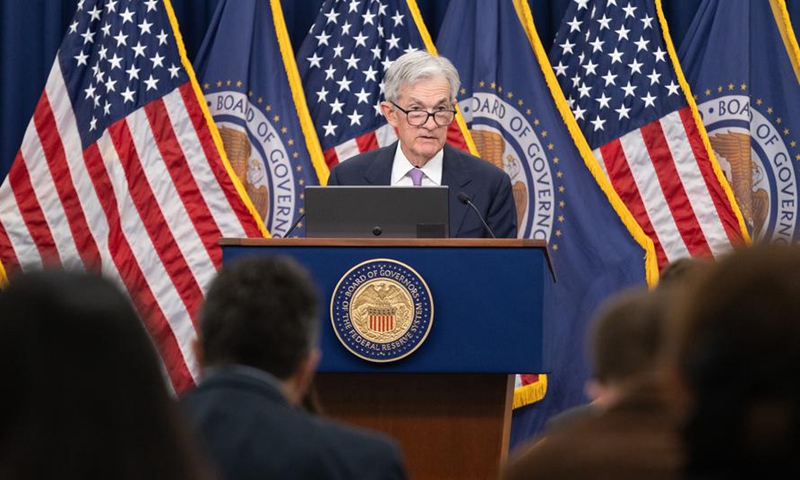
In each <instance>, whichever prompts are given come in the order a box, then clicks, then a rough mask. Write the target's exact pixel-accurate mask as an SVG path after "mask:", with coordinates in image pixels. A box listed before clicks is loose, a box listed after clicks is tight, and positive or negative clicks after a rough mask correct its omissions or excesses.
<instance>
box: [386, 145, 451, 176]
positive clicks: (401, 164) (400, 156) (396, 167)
mask: <svg viewBox="0 0 800 480" xmlns="http://www.w3.org/2000/svg"><path fill="white" fill-rule="evenodd" d="M443 165H444V149H441V150H439V152H438V153H436V155H434V156H433V158H431V159H430V160H428V162H427V163H426V164H425V165H424V166H423V167H422V168H421V169H420V170H422V173H424V174H425V177H423V180H422V181H423V182H425V180H426V179H427V180H429V181H430V182H432V183H433V184H434V185H441V184H442V166H443ZM412 168H415V167H414V165H411V162H409V161H408V158H406V156H405V154H404V153H403V149H402V148H400V142H397V149H396V150H395V152H394V162H393V163H392V181H391V185H398V184H399V183H400V181H401V180H403V179H404V178H406V175H408V172H409V171H410V170H411V169H412ZM409 185H411V183H410V180H409ZM429 185H430V183H429Z"/></svg>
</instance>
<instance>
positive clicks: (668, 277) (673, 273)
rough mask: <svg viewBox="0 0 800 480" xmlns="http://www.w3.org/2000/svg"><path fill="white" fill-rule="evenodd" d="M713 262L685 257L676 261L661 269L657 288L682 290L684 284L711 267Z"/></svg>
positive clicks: (709, 259)
mask: <svg viewBox="0 0 800 480" xmlns="http://www.w3.org/2000/svg"><path fill="white" fill-rule="evenodd" d="M712 262H713V259H712V258H701V257H683V258H679V259H677V260H674V261H672V262H670V263H668V264H666V265H665V266H664V268H662V269H661V274H660V275H659V277H658V285H657V288H659V289H664V288H670V289H672V288H676V289H677V288H681V287H682V286H683V284H684V283H686V282H688V281H691V279H692V278H694V277H696V276H697V275H699V274H700V272H703V271H704V270H706V269H707V268H708V267H709V266H711V265H712Z"/></svg>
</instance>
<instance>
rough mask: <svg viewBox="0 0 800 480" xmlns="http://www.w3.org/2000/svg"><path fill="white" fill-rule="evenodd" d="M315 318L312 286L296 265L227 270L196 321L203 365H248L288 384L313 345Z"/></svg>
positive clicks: (265, 263) (277, 260) (279, 262)
mask: <svg viewBox="0 0 800 480" xmlns="http://www.w3.org/2000/svg"><path fill="white" fill-rule="evenodd" d="M245 300H246V301H245ZM318 314H319V307H318V297H317V292H316V289H315V287H314V283H313V281H312V280H311V277H310V276H309V274H308V272H307V271H306V270H305V269H303V268H302V267H300V266H299V265H298V264H297V263H296V262H295V261H294V260H292V259H290V258H286V257H257V258H248V259H247V261H242V262H237V263H234V264H231V265H229V266H227V267H225V268H223V269H222V270H221V271H220V272H219V274H218V275H217V277H216V278H215V279H214V281H213V282H212V284H211V287H210V288H209V291H208V294H207V295H206V302H205V305H204V306H203V309H202V313H201V315H200V343H201V345H202V350H203V358H202V363H203V365H204V366H205V367H210V366H220V365H246V366H250V367H254V368H258V369H261V370H263V371H265V372H268V373H271V374H272V375H274V376H275V377H277V378H279V379H281V380H286V379H288V378H289V377H290V376H291V375H292V374H293V373H294V372H295V370H296V369H297V367H298V366H299V365H300V362H301V361H302V360H303V359H304V358H305V357H306V356H307V355H308V354H309V352H310V351H311V349H312V348H313V347H314V345H315V344H316V342H317V336H318V330H319V318H318ZM254 318H258V319H259V321H252V319H254Z"/></svg>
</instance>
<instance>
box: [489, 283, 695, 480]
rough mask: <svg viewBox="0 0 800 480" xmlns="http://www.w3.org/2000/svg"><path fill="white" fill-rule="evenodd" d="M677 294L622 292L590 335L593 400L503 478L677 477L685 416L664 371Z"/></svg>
mask: <svg viewBox="0 0 800 480" xmlns="http://www.w3.org/2000/svg"><path fill="white" fill-rule="evenodd" d="M674 295H677V294H676V293H675V292H674V291H672V290H666V289H665V290H658V291H653V292H647V291H645V290H642V291H631V292H626V293H625V294H622V295H617V296H616V297H614V298H613V299H612V300H611V301H610V302H609V303H607V304H606V305H605V306H604V308H602V309H601V310H600V314H599V315H598V317H597V318H596V319H595V320H594V322H593V324H592V326H591V330H590V342H591V350H592V364H593V365H592V366H593V369H594V380H593V382H592V383H591V385H593V387H591V388H590V390H591V391H592V396H593V397H594V398H595V401H594V402H593V403H592V404H591V405H589V406H586V407H585V408H582V409H580V410H576V411H574V412H573V413H572V414H571V415H570V418H568V419H566V418H565V419H562V420H561V421H560V422H558V423H556V424H552V425H550V428H549V429H548V431H547V432H546V434H545V436H544V437H543V438H538V439H534V440H533V441H532V442H531V443H530V444H529V445H527V446H523V447H522V448H521V449H520V450H519V452H517V453H515V455H514V456H513V457H512V458H511V460H510V462H509V465H508V466H507V468H506V469H505V471H504V474H503V478H504V479H505V480H523V479H540V478H541V479H573V478H576V479H578V478H579V479H587V480H588V479H612V478H613V479H615V480H627V479H631V480H638V479H648V480H659V479H663V480H668V479H669V480H671V479H673V478H676V476H678V475H679V474H680V473H681V467H682V465H683V460H682V454H681V449H680V442H679V435H678V427H679V416H678V415H677V412H675V411H674V410H673V408H672V407H671V405H670V401H669V398H668V397H667V395H666V390H665V388H664V382H663V376H662V375H661V374H660V371H661V370H660V368H661V360H662V354H663V352H664V346H665V343H666V334H667V322H668V318H669V316H668V307H669V305H670V304H671V303H672V302H673V298H674Z"/></svg>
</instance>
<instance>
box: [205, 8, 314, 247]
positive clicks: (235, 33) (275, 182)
mask: <svg viewBox="0 0 800 480" xmlns="http://www.w3.org/2000/svg"><path fill="white" fill-rule="evenodd" d="M195 70H196V71H197V77H198V80H199V82H200V85H201V88H202V89H203V94H204V95H205V98H206V103H207V104H208V108H209V110H210V111H211V114H212V116H213V117H214V122H215V123H216V125H217V127H218V128H219V132H220V136H221V137H222V141H223V144H224V146H225V152H226V154H227V156H228V159H229V160H230V163H231V165H232V167H233V169H234V171H235V172H236V175H237V176H238V177H239V179H240V180H241V181H242V183H243V184H244V186H245V189H246V190H247V194H248V195H249V196H250V199H251V200H252V201H253V204H254V205H255V207H256V209H257V210H258V213H259V214H260V216H261V218H263V219H264V223H265V224H266V226H267V229H268V230H269V231H270V233H271V234H273V235H276V236H281V237H282V236H285V235H286V234H287V232H288V231H289V229H290V228H291V226H292V225H293V224H294V222H295V221H296V220H297V219H299V218H300V216H301V215H303V212H304V208H303V205H304V191H305V186H306V185H319V184H320V182H322V183H324V182H326V181H327V179H328V167H327V166H326V165H325V160H324V159H323V156H322V150H321V149H320V146H319V140H318V139H317V134H316V132H315V130H314V126H313V124H312V122H311V117H310V115H309V113H308V107H307V106H306V101H305V96H304V95H303V90H302V86H301V84H300V77H299V74H298V72H297V65H296V63H295V60H294V53H293V51H292V47H291V44H290V42H289V36H288V34H287V31H286V25H285V23H284V19H283V13H282V11H281V7H280V2H279V1H278V0H272V1H267V0H263V1H260V0H235V1H234V0H222V1H220V3H219V5H218V6H217V10H216V12H215V14H214V18H213V19H212V21H211V26H210V27H209V30H208V33H207V34H206V38H205V39H204V40H203V44H202V46H201V47H200V53H199V54H198V56H197V59H196V60H195ZM292 233H293V235H298V236H302V235H303V225H302V223H298V226H297V228H295V230H294V231H293V232H292Z"/></svg>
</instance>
